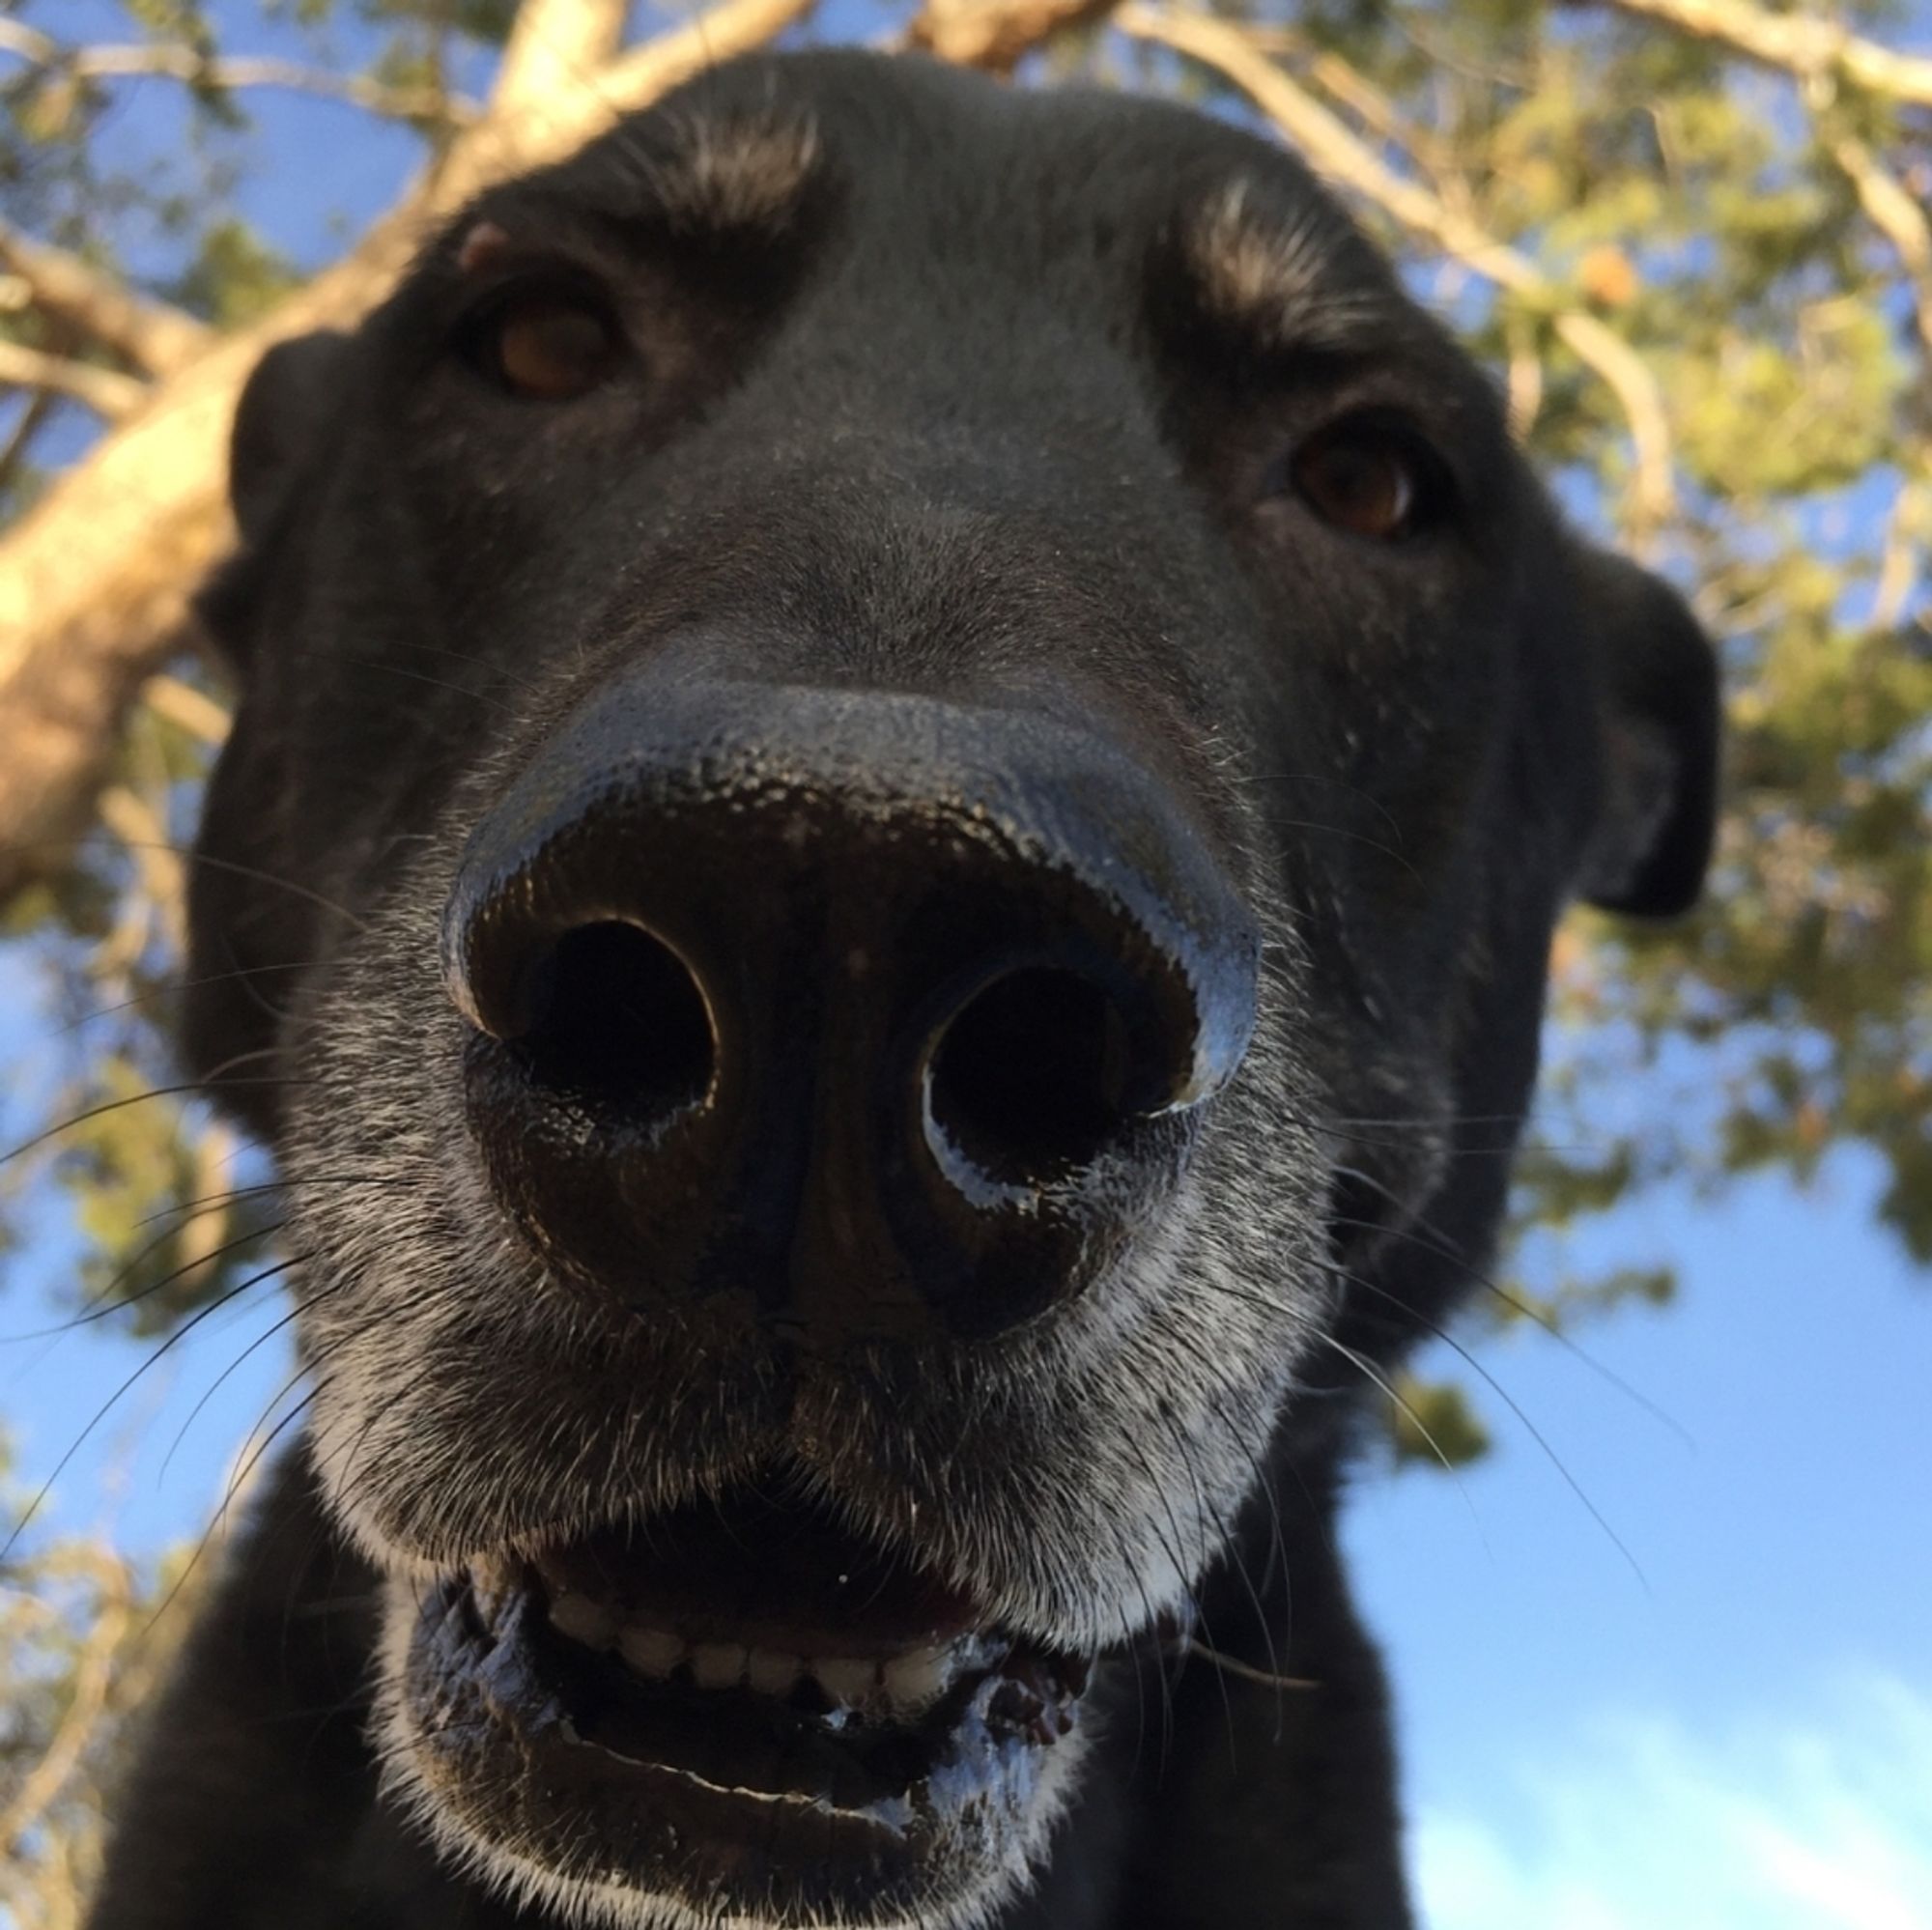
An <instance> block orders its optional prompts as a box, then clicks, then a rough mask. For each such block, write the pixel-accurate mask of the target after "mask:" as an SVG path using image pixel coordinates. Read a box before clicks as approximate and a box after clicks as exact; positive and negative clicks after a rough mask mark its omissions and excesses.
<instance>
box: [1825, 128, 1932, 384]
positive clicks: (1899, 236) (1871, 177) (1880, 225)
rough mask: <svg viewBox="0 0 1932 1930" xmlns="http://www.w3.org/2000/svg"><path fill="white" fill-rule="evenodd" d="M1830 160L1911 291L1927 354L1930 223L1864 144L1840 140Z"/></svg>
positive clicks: (1931, 338) (1931, 301)
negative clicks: (1887, 244)
mask: <svg viewBox="0 0 1932 1930" xmlns="http://www.w3.org/2000/svg"><path fill="white" fill-rule="evenodd" d="M1831 150H1832V158H1833V160H1834V161H1836V162H1837V163H1838V165H1839V166H1840V167H1841V168H1842V169H1843V170H1844V171H1845V174H1846V176H1847V178H1848V179H1849V180H1850V182H1851V184H1852V186H1853V187H1854V188H1855V189H1857V191H1858V197H1859V206H1860V207H1861V208H1862V209H1863V210H1864V212H1865V219H1866V220H1868V221H1869V222H1870V223H1871V224H1872V226H1873V227H1874V228H1876V229H1877V230H1878V231H1879V233H1880V234H1881V235H1883V236H1884V237H1885V239H1886V240H1887V241H1889V242H1890V243H1891V247H1892V252H1893V253H1894V254H1896V255H1897V256H1898V261H1899V266H1900V267H1901V268H1902V269H1904V270H1905V278H1906V281H1907V282H1908V283H1909V284H1910V285H1911V289H1912V311H1913V315H1914V318H1915V319H1916V321H1917V322H1918V339H1919V341H1920V342H1922V343H1923V344H1924V346H1925V351H1926V353H1927V354H1928V355H1932V222H1928V221H1927V220H1926V218H1925V210H1924V209H1923V208H1921V207H1920V206H1919V204H1918V201H1917V200H1916V199H1914V197H1913V196H1912V194H1911V193H1910V192H1909V191H1908V190H1907V189H1906V187H1905V186H1904V185H1903V184H1901V183H1900V182H1899V180H1898V178H1897V176H1895V175H1894V174H1892V173H1891V172H1890V170H1889V169H1888V168H1887V167H1886V165H1885V163H1884V162H1883V161H1882V160H1880V159H1879V157H1878V156H1877V155H1875V154H1873V152H1872V151H1871V149H1870V148H1868V147H1867V146H1866V145H1865V144H1864V142H1862V141H1861V140H1857V139H1855V138H1853V137H1852V136H1851V135H1849V134H1847V135H1843V136H1841V137H1839V138H1838V139H1836V140H1834V141H1833V142H1832V143H1831Z"/></svg>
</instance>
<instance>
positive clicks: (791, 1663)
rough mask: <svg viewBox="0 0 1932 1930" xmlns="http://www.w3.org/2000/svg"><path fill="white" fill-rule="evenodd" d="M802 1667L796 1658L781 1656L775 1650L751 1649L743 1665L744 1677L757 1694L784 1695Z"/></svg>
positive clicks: (800, 1661)
mask: <svg viewBox="0 0 1932 1930" xmlns="http://www.w3.org/2000/svg"><path fill="white" fill-rule="evenodd" d="M804 1666H805V1663H804V1661H803V1660H802V1659H801V1658H799V1657H798V1656H781V1655H780V1653H779V1652H778V1650H776V1649H753V1651H752V1653H751V1659H750V1660H749V1661H747V1663H746V1665H745V1675H746V1679H747V1680H748V1681H749V1682H750V1683H751V1685H752V1687H753V1689H756V1690H757V1691H758V1692H759V1694H761V1695H784V1694H787V1693H788V1692H789V1691H790V1689H791V1686H792V1684H793V1683H795V1682H796V1681H797V1680H798V1672H799V1670H800V1669H802V1668H803V1667H804Z"/></svg>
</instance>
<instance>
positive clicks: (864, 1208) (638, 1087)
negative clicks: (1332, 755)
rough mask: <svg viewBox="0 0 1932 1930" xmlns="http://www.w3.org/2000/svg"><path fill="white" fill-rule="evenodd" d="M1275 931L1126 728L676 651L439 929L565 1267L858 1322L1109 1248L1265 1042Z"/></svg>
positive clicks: (478, 1093)
mask: <svg viewBox="0 0 1932 1930" xmlns="http://www.w3.org/2000/svg"><path fill="white" fill-rule="evenodd" d="M1258 951H1259V946H1258V940H1257V934H1256V931H1255V928H1254V925H1253V922H1252V921H1251V919H1250V917H1249V915H1248V914H1247V912H1246V910H1245V908H1244V907H1243V905H1242V904H1241V902H1240V900H1239V898H1238V896H1237V895H1236V893H1235V891H1234V890H1233V888H1232V886H1231V885H1230V883H1229V881H1228V880H1227V878H1226V876H1225V875H1224V873H1223V871H1222V869H1221V867H1220V866H1219V865H1218V863H1217V862H1216V860H1215V859H1214V857H1213V855H1212V853H1211V852H1210V850H1209V848H1208V845H1207V843H1206V842H1205V840H1204V839H1203V837H1201V836H1200V834H1199V833H1198V832H1197V831H1196V830H1195V829H1194V828H1193V825H1192V823H1191V821H1190V819H1189V817H1188V815H1187V814H1186V812H1185V811H1184V810H1183V809H1181V808H1180V807H1179V804H1178V802H1177V801H1176V799H1175V798H1174V797H1173V796H1172V795H1171V794H1170V792H1169V790H1168V789H1167V787H1166V786H1165V785H1163V784H1162V783H1161V782H1159V781H1156V780H1155V779H1154V778H1152V777H1151V775H1150V774H1149V773H1148V772H1147V771H1146V770H1144V769H1143V768H1142V767H1141V766H1140V764H1139V763H1137V762H1136V760H1134V759H1133V758H1131V757H1130V756H1128V755H1127V754H1125V752H1122V750H1120V749H1119V748H1117V747H1116V746H1115V745H1114V744H1112V743H1111V742H1110V741H1108V740H1107V739H1106V738H1105V737H1103V736H1102V735H1100V734H1099V733H1097V732H1094V731H1089V730H1087V729H1084V728H1080V727H1076V726H1074V725H1070V724H1065V723H1064V722H1061V721H1058V720H1055V719H1050V718H1047V717H1043V716H1040V715H1037V714H1034V713H1030V712H1026V711H1022V710H1018V709H1006V708H998V707H990V706H977V705H966V704H961V703H952V702H945V701H941V700H938V699H935V698H931V697H926V696H917V695H899V694H888V693H877V692H851V691H844V690H825V689H817V688H798V687H786V686H774V685H769V684H753V683H725V682H719V683H711V684H702V685H694V684H685V685H676V686H672V687H669V688H662V687H657V686H654V685H653V684H652V683H650V682H649V681H647V680H644V679H638V680H635V681H633V682H631V683H629V684H625V685H620V686H618V687H617V688H615V689H612V690H610V691H607V692H606V693H604V694H602V695H600V696H599V697H598V698H596V699H595V700H593V701H592V702H591V703H590V704H589V705H587V706H586V707H585V708H583V709H582V710H581V711H579V712H578V713H577V715H576V716H575V717H574V719H572V720H571V721H570V722H568V723H567V724H565V725H564V726H563V727H562V729H561V730H560V731H559V732H558V733H557V734H556V735H555V736H554V738H553V739H552V740H551V741H550V742H549V743H548V744H547V745H546V746H545V747H544V748H543V749H542V750H541V751H540V752H538V754H537V755H536V756H535V757H534V758H533V759H532V760H531V761H530V763H529V764H528V765H527V767H526V769H525V771H524V773H523V775H522V776H521V777H520V778H519V779H518V780H517V781H516V782H515V783H514V784H513V785H512V787H511V789H510V790H509V792H508V794H507V795H506V796H505V797H504V798H503V800H502V801H501V803H500V804H499V805H498V806H497V808H496V809H494V810H492V811H491V812H490V814H489V815H488V816H487V818H486V819H485V820H484V821H483V822H482V823H481V824H480V825H479V826H478V828H477V829H476V831H475V833H474V835H473V837H471V839H470V843H469V849H468V851H467V852H466V854H465V857H464V860H463V862H462V865H461V866H460V869H459V874H458V879H457V883H456V887H455V890H454V892H453V894H452V896H451V898H450V901H449V905H448V907H447V911H446V916H445V921H444V928H443V954H444V968H445V973H446V977H447V981H448V984H449V988H450V993H451V996H452V998H453V999H454V1001H455V1004H456V1006H457V1008H458V1009H459V1010H460V1011H461V1013H462V1014H463V1016H464V1018H465V1019H466V1020H467V1021H468V1023H469V1028H470V1036H469V1044H468V1048H467V1058H466V1068H465V1093H466V1104H467V1107H468V1110H469V1123H470V1127H471V1130H472V1132H473V1135H474V1137H475V1140H476V1142H477V1144H478V1146H479V1147H480V1149H481V1150H482V1154H483V1158H484V1163H485V1166H486V1169H487V1171H488V1173H489V1176H490V1178H491V1181H492V1184H493V1185H494V1187H495V1188H496V1190H497V1194H498V1196H499V1197H500V1198H501V1200H502V1201H503V1203H504V1205H505V1206H507V1207H508V1208H509V1210H510V1211H511V1213H512V1215H513V1216H514V1217H515V1219H516V1220H517V1222H518V1223H519V1225H520V1226H521V1227H522V1229H523V1230H524V1232H525V1234H526V1236H527V1237H528V1238H529V1239H530V1240H531V1241H532V1243H533V1244H534V1245H535V1246H536V1248H537V1250H538V1252H539V1253H540V1254H541V1255H542V1256H543V1257H544V1258H545V1259H546V1260H548V1261H550V1262H552V1263H554V1271H556V1272H557V1273H558V1274H559V1275H560V1276H561V1277H563V1278H564V1279H566V1280H568V1281H569V1282H571V1283H573V1284H574V1285H575V1286H577V1287H578V1288H579V1289H581V1290H582V1291H590V1292H594V1293H598V1294H602V1295H605V1296H614V1297H615V1298H617V1299H618V1300H620V1301H622V1302H623V1303H625V1304H626V1305H629V1306H633V1307H636V1308H638V1309H639V1310H643V1309H647V1308H649V1307H651V1306H654V1305H655V1306H659V1307H662V1306H664V1305H665V1304H666V1303H668V1302H678V1303H689V1302H691V1301H693V1300H696V1299H707V1298H710V1297H712V1296H716V1295H726V1296H731V1297H732V1298H733V1299H734V1300H735V1302H736V1303H738V1304H739V1305H741V1306H742V1307H744V1308H745V1309H746V1310H748V1311H750V1312H752V1313H753V1314H754V1315H755V1316H756V1317H757V1318H759V1319H761V1320H767V1321H772V1322H781V1323H789V1324H795V1325H797V1326H798V1327H800V1328H802V1329H804V1330H806V1331H808V1332H810V1334H812V1335H814V1336H816V1337H818V1338H820V1339H822V1340H826V1341H831V1342H835V1343H837V1342H841V1341H849V1340H852V1339H857V1338H865V1337H868V1336H871V1337H877V1336H886V1335H892V1336H902V1337H903V1336H918V1335H923V1334H930V1333H936V1332H950V1333H953V1334H960V1335H984V1334H990V1333H996V1332H999V1331H1001V1330H1002V1329H1004V1328H1007V1327H1009V1326H1011V1325H1013V1324H1015V1323H1016V1322H1018V1321H1020V1320H1026V1319H1028V1318H1030V1317H1032V1316H1033V1315H1035V1314H1037V1313H1039V1312H1041V1311H1043V1310H1044V1309H1045V1308H1047V1307H1049V1306H1051V1305H1052V1304H1053V1303H1054V1302H1056V1301H1058V1300H1062V1299H1064V1298H1066V1297H1067V1296H1070V1295H1072V1294H1074V1293H1077V1292H1079V1291H1083V1290H1084V1289H1085V1288H1086V1287H1087V1286H1088V1285H1089V1284H1090V1283H1091V1282H1092V1281H1093V1280H1094V1279H1095V1278H1097V1277H1099V1276H1101V1275H1103V1274H1104V1272H1105V1270H1106V1268H1107V1265H1108V1263H1109V1261H1110V1260H1111V1259H1112V1258H1114V1257H1115V1256H1116V1255H1117V1254H1118V1253H1119V1252H1120V1251H1121V1249H1122V1243H1123V1242H1124V1241H1125V1240H1126V1239H1127V1238H1129V1237H1130V1236H1131V1235H1132V1233H1133V1232H1134V1230H1135V1228H1136V1227H1137V1226H1138V1225H1140V1224H1142V1223H1143V1222H1144V1221H1145V1220H1146V1218H1147V1217H1148V1215H1149V1214H1150V1213H1151V1212H1153V1211H1156V1210H1157V1209H1158V1206H1159V1203H1160V1201H1161V1200H1162V1199H1163V1198H1164V1197H1165V1195H1166V1193H1167V1192H1168V1190H1169V1189H1171V1187H1172V1186H1173V1184H1174V1181H1175V1179H1176V1178H1178V1176H1179V1171H1180V1170H1181V1167H1182V1165H1183V1164H1184V1161H1185V1158H1186V1154H1187V1149H1188V1148H1189V1146H1190V1145H1191V1142H1192V1137H1193V1132H1194V1128H1195V1123H1196V1121H1197V1120H1198V1117H1199V1114H1200V1109H1201V1108H1202V1106H1203V1105H1204V1103H1205V1102H1206V1101H1207V1100H1208V1099H1209V1098H1210V1097H1211V1096H1212V1095H1213V1094H1214V1093H1216V1092H1217V1091H1219V1089H1220V1088H1221V1087H1222V1086H1223V1085H1224V1084H1225V1083H1226V1082H1227V1080H1228V1079H1229V1077H1230V1076H1231V1075H1232V1074H1233V1072H1234V1070H1235V1068H1236V1065H1237V1064H1238V1063H1239V1061H1240V1058H1241V1055H1242V1053H1243V1052H1244V1050H1245V1049H1246V1046H1247V1043H1248V1038H1249V1035H1250V1033H1251V1030H1252V1027H1253V1019H1254V1000H1255V979H1256V964H1257V956H1258Z"/></svg>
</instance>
